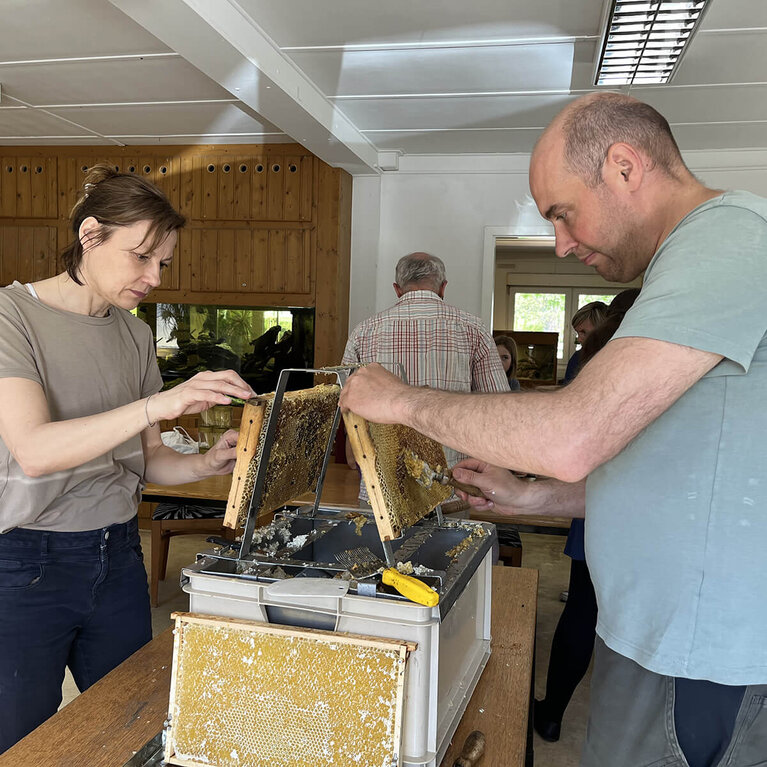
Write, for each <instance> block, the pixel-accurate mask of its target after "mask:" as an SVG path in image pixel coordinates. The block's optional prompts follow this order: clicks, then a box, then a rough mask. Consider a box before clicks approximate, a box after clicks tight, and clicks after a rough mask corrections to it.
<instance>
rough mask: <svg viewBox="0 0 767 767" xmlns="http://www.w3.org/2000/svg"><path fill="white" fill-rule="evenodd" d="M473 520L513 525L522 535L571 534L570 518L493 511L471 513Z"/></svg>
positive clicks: (474, 511)
mask: <svg viewBox="0 0 767 767" xmlns="http://www.w3.org/2000/svg"><path fill="white" fill-rule="evenodd" d="M471 519H477V520H479V521H480V522H492V523H493V524H494V525H511V526H512V527H513V528H514V529H515V530H518V531H519V532H521V533H538V534H542V535H567V534H568V533H569V532H570V523H571V522H572V519H570V518H569V517H549V516H540V517H532V516H516V515H514V516H509V515H508V514H494V513H493V512H492V511H476V510H473V509H472V511H471Z"/></svg>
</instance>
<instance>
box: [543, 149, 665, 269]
mask: <svg viewBox="0 0 767 767" xmlns="http://www.w3.org/2000/svg"><path fill="white" fill-rule="evenodd" d="M530 190H531V191H532V193H533V197H534V199H535V202H536V204H537V206H538V210H539V211H540V213H541V215H542V216H543V217H544V218H547V219H549V220H550V221H551V222H552V224H553V225H554V234H555V236H556V247H555V250H556V254H557V256H558V257H559V258H564V257H565V256H567V255H569V254H570V253H574V254H575V255H576V257H577V258H578V260H579V261H581V262H582V263H584V264H586V265H587V266H593V267H594V269H596V271H597V272H598V273H599V274H600V275H601V276H602V277H604V278H605V279H606V280H610V281H612V282H630V281H631V280H633V279H635V278H636V277H637V276H639V275H640V274H641V273H642V272H643V271H644V269H645V268H646V267H647V264H649V263H650V259H651V258H652V255H653V252H654V248H653V246H652V245H651V244H650V243H649V242H648V240H647V237H646V236H645V235H644V234H643V227H642V224H641V221H640V220H639V217H638V214H637V212H636V211H635V210H633V209H632V208H631V206H630V205H629V204H628V202H627V201H625V200H623V199H622V198H620V197H618V196H616V195H615V194H613V193H612V192H611V191H610V189H609V188H608V187H607V185H606V184H604V183H603V184H600V185H599V186H597V187H595V188H591V187H588V186H586V184H585V183H584V182H583V181H582V180H581V179H580V178H579V177H578V176H576V175H575V174H573V173H571V172H570V171H569V170H568V169H567V167H566V166H565V162H564V157H563V142H562V139H561V138H560V137H558V136H556V135H555V136H547V137H545V138H544V139H543V140H542V141H541V143H540V144H539V146H538V147H537V149H536V152H535V154H534V155H533V159H532V162H531V165H530Z"/></svg>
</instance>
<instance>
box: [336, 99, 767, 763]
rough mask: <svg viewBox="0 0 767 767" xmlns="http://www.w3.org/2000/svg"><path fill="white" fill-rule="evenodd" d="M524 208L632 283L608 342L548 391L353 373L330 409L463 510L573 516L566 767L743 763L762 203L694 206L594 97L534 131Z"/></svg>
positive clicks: (758, 607)
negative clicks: (591, 638) (487, 390)
mask: <svg viewBox="0 0 767 767" xmlns="http://www.w3.org/2000/svg"><path fill="white" fill-rule="evenodd" d="M530 190H531V192H532V195H533V198H534V199H535V202H536V205H537V206H538V210H539V211H540V213H541V215H542V216H543V217H544V218H546V219H547V220H549V221H551V223H552V224H553V227H554V233H555V237H556V254H557V255H558V256H559V257H565V256H567V255H569V254H574V255H575V256H577V258H578V259H579V260H580V261H581V262H582V263H584V264H586V265H587V266H591V267H593V268H595V269H596V271H597V272H598V273H599V275H600V276H602V277H603V278H605V279H606V280H608V281H610V282H621V283H630V282H633V281H634V280H635V279H637V278H638V277H639V276H640V275H643V281H642V290H641V293H640V295H639V298H638V299H637V300H636V302H635V303H634V305H633V306H632V308H631V310H630V311H629V312H628V313H627V314H626V317H625V318H624V320H623V322H622V323H621V326H620V328H619V329H618V330H617V331H616V333H615V335H614V336H613V337H612V339H611V340H610V342H609V343H607V344H606V345H605V346H604V347H603V348H602V349H601V350H600V351H599V352H598V353H597V354H596V355H595V356H594V357H593V358H592V359H591V361H590V362H589V363H588V365H586V366H585V367H584V369H583V370H582V371H581V373H580V374H579V375H578V376H577V377H576V378H575V380H574V381H572V382H571V383H570V384H568V385H567V386H563V387H561V388H560V389H558V390H557V391H555V392H548V393H537V392H529V393H525V394H524V396H522V395H520V396H517V397H508V396H498V395H490V394H486V395H482V396H467V395H465V394H459V393H455V392H441V391H433V390H430V389H426V388H413V387H408V386H406V385H404V384H403V383H402V382H401V381H400V380H398V379H397V378H396V377H395V376H392V375H391V374H390V373H388V372H387V371H386V370H385V369H383V368H381V367H380V366H377V365H368V366H366V367H365V368H362V369H361V370H359V371H357V372H356V373H355V374H354V375H353V376H351V377H350V379H349V380H348V381H347V383H346V385H345V386H344V388H343V391H342V392H341V399H340V403H341V407H342V408H346V409H348V410H351V411H352V412H354V413H357V414H358V415H359V416H361V417H363V418H366V419H368V420H372V421H376V422H386V423H401V424H404V425H406V426H410V427H411V428H414V429H417V430H418V431H421V432H422V433H424V434H426V435H427V436H429V437H431V438H432V439H436V440H439V441H440V442H443V443H448V444H450V445H451V446H452V447H454V448H455V449H457V450H461V451H462V452H465V453H469V454H471V455H473V456H475V457H474V458H472V459H470V460H467V461H465V462H464V463H463V464H462V465H461V466H457V467H455V468H454V472H453V473H454V476H455V478H456V479H458V480H460V481H462V482H468V483H471V484H473V485H476V486H477V487H478V488H480V490H481V491H482V493H483V496H484V497H483V498H472V499H471V501H470V503H471V504H472V505H473V506H474V507H475V508H477V509H478V510H482V509H485V510H487V509H493V510H494V512H495V513H500V514H514V515H519V514H541V513H543V514H548V515H553V516H572V517H583V516H584V515H586V516H587V517H588V520H589V523H588V527H587V529H586V555H587V557H588V564H589V572H590V574H591V577H592V579H593V582H594V589H595V591H596V594H597V602H598V604H599V617H598V621H597V641H596V643H595V656H594V669H593V673H592V677H591V696H590V712H589V725H588V729H587V734H586V741H585V744H584V749H583V754H582V757H581V766H582V767H605V766H607V765H609V767H647V765H661V764H662V765H665V767H721V766H722V765H725V764H726V765H727V767H754V766H755V765H757V764H760V765H761V764H764V759H765V753H767V747H766V744H767V706H765V700H767V642H765V641H764V638H765V634H767V591H766V590H765V588H764V583H765V580H767V557H765V550H766V549H767V460H765V456H767V408H765V406H764V394H765V391H767V313H766V312H765V310H764V307H765V304H767V258H766V257H765V254H766V253H767V199H765V198H763V197H759V196H757V195H754V194H751V193H749V192H746V191H740V190H737V191H723V190H721V189H712V188H710V187H707V186H705V185H704V184H703V183H702V182H701V181H700V180H698V179H697V178H696V177H695V176H694V175H693V174H692V173H691V172H690V170H689V168H688V167H687V166H686V165H685V162H684V159H683V157H682V155H681V152H680V151H679V147H678V145H677V143H676V141H675V139H674V136H673V133H672V131H671V128H670V126H669V124H668V121H667V120H666V119H665V118H664V117H663V115H661V114H660V113H659V112H658V111H657V110H655V109H654V108H653V107H651V106H650V105H649V104H645V103H642V102H641V101H638V100H637V99H635V98H632V97H630V96H627V95H625V94H619V93H610V92H606V91H601V92H599V93H590V94H588V95H587V96H583V97H580V98H577V99H575V100H573V101H572V102H570V103H569V104H568V105H567V106H566V107H565V108H564V109H563V110H562V111H561V112H560V113H559V114H558V115H557V116H556V117H555V118H554V120H553V122H552V123H551V124H550V125H549V126H548V128H547V129H546V130H545V132H544V133H543V135H542V136H541V138H540V139H539V141H538V143H537V144H536V147H535V149H534V151H533V154H532V156H531V160H530ZM509 469H513V470H514V471H518V472H519V471H524V472H528V473H534V474H542V475H545V476H548V477H551V479H549V480H547V481H545V482H525V481H523V480H519V479H517V478H516V477H515V476H514V473H513V472H511V471H509ZM463 495H465V494H463ZM487 498H492V499H493V500H492V501H488V500H487Z"/></svg>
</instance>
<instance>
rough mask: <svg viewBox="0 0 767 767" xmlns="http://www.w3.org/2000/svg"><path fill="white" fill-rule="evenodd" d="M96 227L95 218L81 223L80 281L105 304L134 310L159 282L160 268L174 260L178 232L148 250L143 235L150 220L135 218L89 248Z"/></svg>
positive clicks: (144, 235) (147, 243)
mask: <svg viewBox="0 0 767 767" xmlns="http://www.w3.org/2000/svg"><path fill="white" fill-rule="evenodd" d="M99 226H100V225H99V223H98V222H97V221H96V219H95V218H87V219H85V221H83V223H82V225H81V226H80V241H81V242H82V243H83V248H84V251H85V252H84V254H83V259H82V262H81V265H80V269H81V272H82V276H83V278H84V279H83V282H84V283H85V284H86V285H87V286H88V287H89V288H90V289H91V290H93V291H94V292H95V293H96V294H97V295H98V296H100V297H101V298H102V299H103V300H105V301H106V302H107V303H108V304H111V305H113V306H119V307H121V308H122V309H135V308H136V307H137V306H138V305H139V303H141V301H143V300H144V299H145V298H146V297H147V295H148V294H149V293H150V292H151V291H152V290H153V289H154V288H156V287H157V286H158V285H159V284H160V281H161V279H162V276H161V275H162V271H163V269H165V268H167V267H168V266H170V263H171V261H172V260H173V251H174V249H175V247H176V240H177V239H178V235H177V233H176V232H171V233H170V234H168V236H167V237H166V238H165V239H164V240H163V241H162V242H161V243H160V244H159V245H158V246H157V248H156V249H155V250H154V251H151V252H149V251H148V250H147V248H148V247H149V245H150V242H149V240H145V237H146V234H147V232H148V231H149V228H150V226H151V222H149V221H138V222H137V223H135V224H131V225H130V226H116V227H114V228H113V230H112V233H111V236H110V237H109V239H108V240H106V241H105V242H102V243H101V244H100V245H94V246H92V247H90V248H89V247H88V237H89V234H92V233H94V232H95V231H96V230H97V229H98V227H99ZM149 239H151V238H149Z"/></svg>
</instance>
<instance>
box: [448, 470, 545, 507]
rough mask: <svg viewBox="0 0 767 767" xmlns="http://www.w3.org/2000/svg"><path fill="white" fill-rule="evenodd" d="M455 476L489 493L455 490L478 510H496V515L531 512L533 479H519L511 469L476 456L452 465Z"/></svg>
mask: <svg viewBox="0 0 767 767" xmlns="http://www.w3.org/2000/svg"><path fill="white" fill-rule="evenodd" d="M453 477H455V479H458V480H460V481H461V482H466V483H467V484H470V485H476V486H477V487H478V488H479V489H480V490H481V491H482V492H483V493H484V494H485V496H486V498H478V497H476V496H474V495H468V494H467V493H464V492H463V491H461V490H457V489H456V491H455V492H456V495H458V496H459V497H460V498H462V499H463V500H464V501H468V502H469V504H470V505H471V506H472V508H475V509H477V510H478V511H491V510H492V511H495V512H496V513H497V514H524V513H528V514H532V513H534V512H532V511H527V512H526V511H525V507H526V506H527V505H528V504H529V503H530V501H531V499H530V498H529V496H530V485H531V483H530V482H527V481H525V480H521V479H518V478H517V477H515V476H514V475H513V474H512V473H511V472H510V471H509V470H508V469H504V468H502V467H500V466H493V465H492V464H490V463H486V462H485V461H478V460H477V459H476V458H466V459H465V460H463V461H459V462H458V463H457V464H456V465H455V466H454V467H453Z"/></svg>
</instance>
